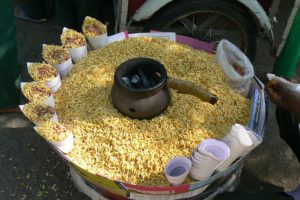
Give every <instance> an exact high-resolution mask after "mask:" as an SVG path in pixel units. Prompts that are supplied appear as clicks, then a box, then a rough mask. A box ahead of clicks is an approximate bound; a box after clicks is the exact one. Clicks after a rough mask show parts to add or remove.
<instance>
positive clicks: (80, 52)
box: [69, 44, 87, 63]
mask: <svg viewBox="0 0 300 200" xmlns="http://www.w3.org/2000/svg"><path fill="white" fill-rule="evenodd" d="M69 52H70V55H71V58H72V60H73V61H74V62H75V63H77V62H78V61H79V60H81V59H82V58H84V57H85V56H86V55H87V45H86V44H85V45H84V46H82V47H77V48H72V49H69Z"/></svg>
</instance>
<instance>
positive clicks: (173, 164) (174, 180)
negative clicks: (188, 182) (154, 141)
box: [165, 156, 192, 186]
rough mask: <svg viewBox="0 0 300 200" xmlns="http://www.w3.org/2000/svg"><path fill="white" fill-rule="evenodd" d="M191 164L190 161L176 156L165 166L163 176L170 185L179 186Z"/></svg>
mask: <svg viewBox="0 0 300 200" xmlns="http://www.w3.org/2000/svg"><path fill="white" fill-rule="evenodd" d="M191 166H192V162H191V160H190V159H188V158H186V157H183V156H178V157H175V158H173V159H172V160H170V161H169V162H168V163H167V165H166V166H165V174H166V177H167V179H168V181H169V183H170V184H171V185H175V186H176V185H180V184H181V183H183V182H184V180H185V178H186V177H187V175H188V173H189V171H190V168H191Z"/></svg>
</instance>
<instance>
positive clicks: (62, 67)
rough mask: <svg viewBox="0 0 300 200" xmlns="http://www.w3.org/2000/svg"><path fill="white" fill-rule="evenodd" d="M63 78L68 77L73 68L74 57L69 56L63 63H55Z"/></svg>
mask: <svg viewBox="0 0 300 200" xmlns="http://www.w3.org/2000/svg"><path fill="white" fill-rule="evenodd" d="M53 66H54V67H55V68H56V69H57V71H58V72H59V74H60V76H61V77H62V78H64V77H66V76H67V75H68V74H69V72H70V71H71V69H72V68H73V64H72V59H71V58H69V59H68V60H66V61H65V62H63V63H60V64H55V65H53Z"/></svg>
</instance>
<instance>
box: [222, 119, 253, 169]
mask: <svg viewBox="0 0 300 200" xmlns="http://www.w3.org/2000/svg"><path fill="white" fill-rule="evenodd" d="M223 141H224V142H225V143H226V144H227V145H228V146H229V147H230V157H229V158H228V159H227V160H226V161H225V162H223V163H222V164H221V165H220V166H219V167H218V169H217V170H218V171H224V170H225V169H227V168H228V166H230V165H231V163H233V162H234V161H235V160H236V159H237V158H239V157H241V156H243V155H245V153H246V152H250V149H251V147H253V148H254V146H253V141H252V139H251V137H250V136H249V134H248V131H247V130H246V129H245V128H244V127H243V126H242V125H239V124H235V125H233V126H232V127H231V131H230V133H229V134H228V135H227V136H226V137H225V138H224V139H223Z"/></svg>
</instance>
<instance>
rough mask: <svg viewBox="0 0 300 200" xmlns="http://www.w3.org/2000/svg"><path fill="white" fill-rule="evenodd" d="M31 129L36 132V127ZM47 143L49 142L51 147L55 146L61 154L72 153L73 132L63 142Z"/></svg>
mask: <svg viewBox="0 0 300 200" xmlns="http://www.w3.org/2000/svg"><path fill="white" fill-rule="evenodd" d="M33 128H34V130H35V131H36V132H38V131H37V128H36V127H33ZM48 142H50V143H51V144H52V145H53V146H55V147H56V148H57V149H59V150H60V151H61V152H63V153H65V154H67V153H69V152H71V151H72V148H73V146H74V134H73V132H71V133H70V134H69V136H68V137H67V138H66V139H65V140H63V141H48Z"/></svg>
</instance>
